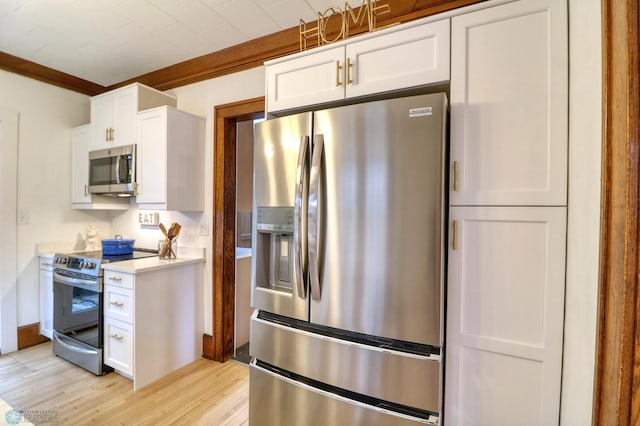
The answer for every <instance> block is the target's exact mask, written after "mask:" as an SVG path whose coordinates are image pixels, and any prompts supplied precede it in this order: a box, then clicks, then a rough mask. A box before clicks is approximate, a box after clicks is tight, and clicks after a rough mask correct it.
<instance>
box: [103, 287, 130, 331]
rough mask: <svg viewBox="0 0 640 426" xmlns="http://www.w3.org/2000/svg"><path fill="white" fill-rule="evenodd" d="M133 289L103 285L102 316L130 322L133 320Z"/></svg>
mask: <svg viewBox="0 0 640 426" xmlns="http://www.w3.org/2000/svg"><path fill="white" fill-rule="evenodd" d="M133 306H134V298H133V290H131V289H128V288H123V287H118V286H113V285H105V286H104V316H105V317H110V318H113V319H118V320H121V321H126V322H128V323H130V324H133V322H134V316H133V313H134V309H133Z"/></svg>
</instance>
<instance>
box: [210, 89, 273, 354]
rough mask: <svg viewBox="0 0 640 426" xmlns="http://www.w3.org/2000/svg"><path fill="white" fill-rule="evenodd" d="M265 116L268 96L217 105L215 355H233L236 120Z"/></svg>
mask: <svg viewBox="0 0 640 426" xmlns="http://www.w3.org/2000/svg"><path fill="white" fill-rule="evenodd" d="M263 116H264V97H259V98H254V99H249V100H246V101H240V102H233V103H230V104H225V105H218V106H216V107H215V108H214V112H213V117H214V119H213V121H214V126H215V127H214V135H215V136H214V173H213V179H214V180H213V253H214V254H213V257H214V259H213V279H212V282H213V291H212V295H213V303H212V306H213V354H212V359H213V360H214V361H219V362H224V361H226V360H228V359H229V358H231V356H233V350H234V348H233V336H234V327H235V320H234V313H235V312H234V309H235V308H234V301H235V262H236V242H235V238H236V235H235V234H236V123H237V122H238V121H244V120H251V119H255V118H260V117H263Z"/></svg>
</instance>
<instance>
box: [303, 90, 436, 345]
mask: <svg viewBox="0 0 640 426" xmlns="http://www.w3.org/2000/svg"><path fill="white" fill-rule="evenodd" d="M445 111H446V96H445V95H444V94H432V95H422V96H415V97H407V98H398V99H391V100H387V101H377V102H370V103H364V104H357V105H351V106H346V107H341V108H335V109H330V110H323V111H318V112H316V113H315V115H314V135H322V137H323V140H324V155H323V162H322V166H323V169H324V170H323V180H322V182H321V183H322V184H323V185H324V187H323V189H322V190H321V194H320V213H319V214H320V216H321V217H320V219H319V224H318V227H319V236H320V237H319V242H318V252H319V254H318V256H319V264H320V272H319V275H320V277H319V278H320V283H321V288H320V291H321V295H322V296H321V299H320V300H319V301H316V300H311V321H312V322H314V323H318V324H323V325H327V326H330V327H335V328H339V329H346V330H352V331H356V332H360V333H365V334H371V335H377V336H385V337H390V338H393V339H399V340H406V341H411V342H417V343H424V344H429V345H434V346H441V345H442V340H443V333H442V330H443V327H442V322H443V321H442V317H443V315H442V306H443V305H442V286H443V260H442V251H443V217H444V203H443V199H444V186H443V181H444V179H443V167H444V160H445V137H444V132H445V120H446V114H445ZM310 232H311V231H310ZM310 252H311V250H310ZM309 263H310V264H311V260H310V262H309Z"/></svg>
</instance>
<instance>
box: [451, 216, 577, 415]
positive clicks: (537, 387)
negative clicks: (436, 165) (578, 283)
mask: <svg viewBox="0 0 640 426" xmlns="http://www.w3.org/2000/svg"><path fill="white" fill-rule="evenodd" d="M450 221H451V227H452V229H450V233H449V234H450V241H449V261H448V270H449V275H448V302H447V339H446V347H445V353H446V371H445V378H446V382H445V383H446V384H445V389H446V390H445V404H444V407H445V419H446V423H447V424H448V425H547V424H557V422H558V418H559V407H560V379H561V368H562V336H563V312H564V277H565V238H566V208H565V207H451V209H450Z"/></svg>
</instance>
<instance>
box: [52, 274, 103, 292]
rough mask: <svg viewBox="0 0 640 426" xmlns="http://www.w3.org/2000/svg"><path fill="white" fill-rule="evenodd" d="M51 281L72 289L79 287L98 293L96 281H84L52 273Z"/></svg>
mask: <svg viewBox="0 0 640 426" xmlns="http://www.w3.org/2000/svg"><path fill="white" fill-rule="evenodd" d="M53 281H55V282H57V283H60V284H66V285H70V286H73V287H81V288H84V289H87V290H91V291H100V283H99V281H97V280H85V279H82V278H76V277H70V276H68V275H63V274H61V273H59V272H56V271H53Z"/></svg>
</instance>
